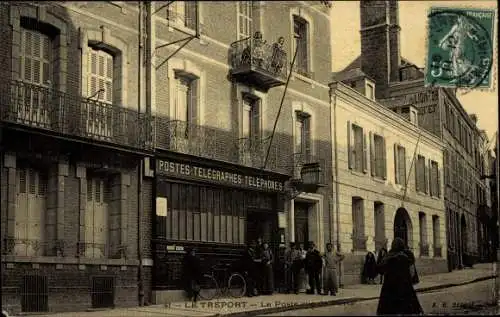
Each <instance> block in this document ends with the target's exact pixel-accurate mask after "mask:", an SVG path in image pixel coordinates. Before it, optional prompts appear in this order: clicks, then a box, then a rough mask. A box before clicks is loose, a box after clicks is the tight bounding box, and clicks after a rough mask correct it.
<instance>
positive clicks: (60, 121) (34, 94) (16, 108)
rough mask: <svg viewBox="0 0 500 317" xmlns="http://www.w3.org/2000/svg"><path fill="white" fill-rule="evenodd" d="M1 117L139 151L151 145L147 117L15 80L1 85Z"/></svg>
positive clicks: (13, 121)
mask: <svg viewBox="0 0 500 317" xmlns="http://www.w3.org/2000/svg"><path fill="white" fill-rule="evenodd" d="M0 118H1V120H2V121H4V122H9V123H13V124H19V125H23V126H28V127H33V128H38V129H43V130H48V131H51V132H55V133H58V134H62V135H65V136H75V137H78V138H85V139H91V140H93V141H102V142H107V143H111V144H115V145H121V146H126V147H132V148H138V149H148V148H150V147H151V146H152V142H151V137H152V131H151V127H152V126H151V118H150V116H148V115H146V114H143V113H139V112H138V111H135V110H131V109H127V108H124V107H122V106H118V105H113V104H108V103H104V102H99V101H94V100H90V99H88V98H83V97H81V96H76V95H71V94H68V93H64V92H61V91H57V90H54V89H51V88H47V87H43V86H38V85H34V84H30V83H26V82H23V81H18V80H14V81H11V82H10V83H9V82H7V83H5V84H1V85H0Z"/></svg>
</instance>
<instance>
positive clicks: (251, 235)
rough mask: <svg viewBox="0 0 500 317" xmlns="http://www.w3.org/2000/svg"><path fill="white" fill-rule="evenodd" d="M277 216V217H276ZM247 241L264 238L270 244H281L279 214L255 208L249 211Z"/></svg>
mask: <svg viewBox="0 0 500 317" xmlns="http://www.w3.org/2000/svg"><path fill="white" fill-rule="evenodd" d="M275 218H276V219H275ZM246 233H247V234H246V237H247V243H249V242H252V241H257V239H258V238H262V240H263V241H264V242H268V243H269V245H270V246H274V245H275V244H276V243H278V244H279V241H278V240H277V237H276V235H277V234H278V220H277V215H276V214H273V213H272V212H269V211H260V210H253V211H248V213H247V230H246Z"/></svg>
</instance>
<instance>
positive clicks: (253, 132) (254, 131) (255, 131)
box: [250, 100, 261, 141]
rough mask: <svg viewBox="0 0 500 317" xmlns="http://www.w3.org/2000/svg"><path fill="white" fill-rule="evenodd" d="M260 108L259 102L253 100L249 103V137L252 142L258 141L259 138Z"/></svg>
mask: <svg viewBox="0 0 500 317" xmlns="http://www.w3.org/2000/svg"><path fill="white" fill-rule="evenodd" d="M260 107H261V102H260V100H254V101H253V102H252V103H251V108H250V115H251V117H250V118H251V121H250V136H251V138H252V139H253V140H254V141H259V137H260V120H261V118H260V110H261V109H260Z"/></svg>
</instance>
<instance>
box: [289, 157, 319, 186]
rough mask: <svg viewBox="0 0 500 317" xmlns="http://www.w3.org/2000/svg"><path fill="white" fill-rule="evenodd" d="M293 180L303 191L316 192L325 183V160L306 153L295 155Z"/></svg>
mask: <svg viewBox="0 0 500 317" xmlns="http://www.w3.org/2000/svg"><path fill="white" fill-rule="evenodd" d="M292 179H293V180H295V181H296V182H297V183H300V187H301V189H302V191H305V192H315V191H317V190H318V188H319V187H324V186H326V185H325V160H324V159H320V158H318V157H316V156H312V155H308V154H305V153H295V154H294V155H293V177H292Z"/></svg>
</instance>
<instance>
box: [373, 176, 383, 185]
mask: <svg viewBox="0 0 500 317" xmlns="http://www.w3.org/2000/svg"><path fill="white" fill-rule="evenodd" d="M372 179H373V180H374V181H376V182H378V183H381V184H385V182H386V179H384V178H383V177H380V176H372Z"/></svg>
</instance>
